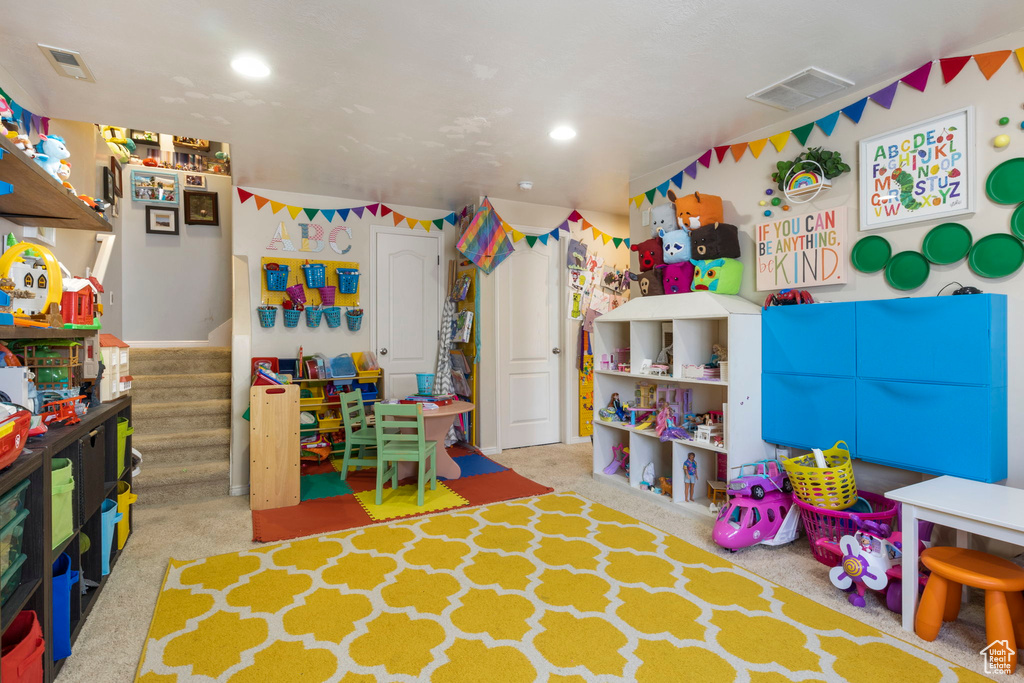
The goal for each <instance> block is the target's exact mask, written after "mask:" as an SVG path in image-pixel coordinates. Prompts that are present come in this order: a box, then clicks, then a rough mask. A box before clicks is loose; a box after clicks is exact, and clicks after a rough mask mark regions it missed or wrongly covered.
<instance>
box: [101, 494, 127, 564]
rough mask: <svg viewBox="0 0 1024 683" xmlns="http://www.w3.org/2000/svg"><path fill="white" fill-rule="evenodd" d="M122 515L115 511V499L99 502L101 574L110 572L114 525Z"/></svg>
mask: <svg viewBox="0 0 1024 683" xmlns="http://www.w3.org/2000/svg"><path fill="white" fill-rule="evenodd" d="M122 517H123V515H122V514H121V513H120V512H118V511H117V501H116V500H110V499H109V498H108V499H106V500H104V501H103V502H102V503H101V504H100V566H101V567H102V570H103V576H106V575H107V574H109V573H110V554H111V553H112V552H113V548H114V527H115V526H116V525H117V523H118V522H120V521H121V518H122Z"/></svg>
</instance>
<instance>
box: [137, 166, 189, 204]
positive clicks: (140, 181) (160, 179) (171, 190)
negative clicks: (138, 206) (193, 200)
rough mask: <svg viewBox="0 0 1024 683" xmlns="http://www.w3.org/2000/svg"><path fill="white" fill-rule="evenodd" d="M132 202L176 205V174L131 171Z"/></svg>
mask: <svg viewBox="0 0 1024 683" xmlns="http://www.w3.org/2000/svg"><path fill="white" fill-rule="evenodd" d="M132 201H135V202H146V203H149V204H174V205H177V203H178V174H177V173H153V172H151V171H132Z"/></svg>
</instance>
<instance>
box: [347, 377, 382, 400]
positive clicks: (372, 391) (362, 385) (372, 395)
mask: <svg viewBox="0 0 1024 683" xmlns="http://www.w3.org/2000/svg"><path fill="white" fill-rule="evenodd" d="M352 388H353V389H358V390H359V391H361V392H363V402H364V403H365V402H367V401H375V400H377V395H378V394H377V385H376V384H373V383H372V382H356V383H355V384H354V385H353V386H352Z"/></svg>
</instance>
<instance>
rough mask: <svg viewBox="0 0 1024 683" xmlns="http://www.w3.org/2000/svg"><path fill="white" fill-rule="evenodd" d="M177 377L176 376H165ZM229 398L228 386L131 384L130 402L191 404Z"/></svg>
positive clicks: (229, 390)
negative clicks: (153, 385) (152, 385)
mask: <svg viewBox="0 0 1024 683" xmlns="http://www.w3.org/2000/svg"><path fill="white" fill-rule="evenodd" d="M149 376H150V377H152V376H153V375H149ZM167 376H168V377H178V375H167ZM229 398H231V387H230V386H229V385H216V384H212V385H210V384H207V385H203V384H200V385H196V386H191V387H190V386H182V387H151V386H138V385H137V381H133V382H132V401H133V402H134V404H135V406H136V407H138V406H139V405H146V404H153V403H170V402H173V403H191V402H195V401H215V400H221V399H229Z"/></svg>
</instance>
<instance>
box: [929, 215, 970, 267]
mask: <svg viewBox="0 0 1024 683" xmlns="http://www.w3.org/2000/svg"><path fill="white" fill-rule="evenodd" d="M973 242H974V238H973V237H972V236H971V231H970V230H968V229H967V228H966V227H964V226H963V225H960V224H959V223H943V224H941V225H936V226H935V227H934V228H932V229H931V230H929V231H928V234H927V235H925V236H924V242H922V243H921V253H922V254H924V257H925V258H926V259H928V260H929V261H931V262H932V263H934V264H936V265H948V264H950V263H956V262H957V261H960V260H961V259H963V258H964V257H966V256H967V253H968V252H969V251H970V250H971V244H973Z"/></svg>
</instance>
